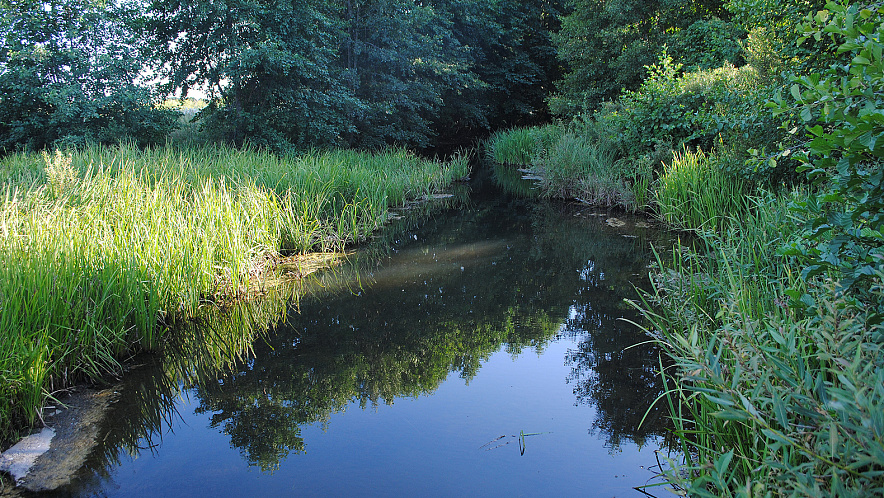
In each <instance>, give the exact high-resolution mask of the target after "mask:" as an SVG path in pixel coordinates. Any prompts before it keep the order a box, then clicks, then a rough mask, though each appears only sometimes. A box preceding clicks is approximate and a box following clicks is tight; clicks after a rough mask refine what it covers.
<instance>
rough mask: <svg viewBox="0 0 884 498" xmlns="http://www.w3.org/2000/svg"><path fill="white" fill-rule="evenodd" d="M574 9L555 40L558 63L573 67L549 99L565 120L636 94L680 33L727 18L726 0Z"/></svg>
mask: <svg viewBox="0 0 884 498" xmlns="http://www.w3.org/2000/svg"><path fill="white" fill-rule="evenodd" d="M572 5H573V10H572V11H571V13H570V14H568V15H567V16H565V17H563V18H562V29H561V31H559V32H558V33H557V34H556V35H555V36H554V41H555V43H556V46H557V47H558V51H559V57H560V58H561V59H562V61H563V62H565V63H566V64H568V65H569V67H570V70H569V71H568V72H566V74H565V75H564V77H563V78H562V80H561V81H560V82H559V84H558V93H557V94H556V95H554V96H553V97H552V98H551V99H550V107H551V108H552V110H553V112H554V113H556V114H560V115H573V114H576V113H579V112H582V111H586V110H595V109H597V108H598V107H599V106H600V105H601V103H602V102H604V101H608V100H612V99H613V98H614V97H616V96H617V95H618V94H619V92H620V91H621V90H622V89H627V90H635V89H637V88H638V86H639V85H640V84H641V82H642V81H643V80H644V77H645V74H646V69H645V67H646V66H650V65H651V64H653V63H654V62H655V61H656V60H657V58H658V56H659V54H660V50H661V49H662V48H663V47H665V46H666V45H667V44H669V43H673V42H675V41H677V40H678V38H677V34H678V33H679V32H680V31H682V30H685V29H687V28H689V27H690V26H691V25H692V24H694V23H695V22H696V21H700V20H703V19H709V18H712V17H726V15H727V11H726V10H724V4H723V2H722V1H721V0H702V1H697V2H695V1H688V0H654V1H650V2H647V1H637V0H572Z"/></svg>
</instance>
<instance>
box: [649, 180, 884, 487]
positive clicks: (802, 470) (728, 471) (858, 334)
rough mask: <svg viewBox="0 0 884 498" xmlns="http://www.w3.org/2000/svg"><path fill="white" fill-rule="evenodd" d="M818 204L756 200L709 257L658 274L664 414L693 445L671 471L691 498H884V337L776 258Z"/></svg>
mask: <svg viewBox="0 0 884 498" xmlns="http://www.w3.org/2000/svg"><path fill="white" fill-rule="evenodd" d="M806 195H807V193H806V192H796V193H793V194H792V195H791V197H790V196H779V197H776V196H773V195H769V196H764V197H760V198H753V199H752V200H751V201H750V202H751V203H752V206H751V209H750V210H747V211H746V212H745V213H743V214H742V215H741V216H742V218H741V219H740V220H739V223H730V224H728V225H727V227H726V228H725V229H724V230H722V231H721V232H720V233H715V232H712V231H705V232H703V240H704V241H705V243H706V244H705V250H702V251H701V250H696V251H691V250H687V249H683V250H680V251H676V252H675V253H674V255H673V257H672V260H671V261H663V260H659V261H658V263H657V267H656V270H655V272H654V274H655V278H654V283H655V286H654V291H653V292H652V293H649V294H646V295H645V297H644V302H643V303H642V304H641V305H640V307H641V308H642V309H643V310H644V312H645V314H646V316H647V317H648V319H649V323H650V325H649V327H648V329H649V332H650V333H651V334H652V335H654V336H655V337H656V338H657V341H658V342H659V344H660V345H661V346H662V347H664V348H665V350H666V351H667V352H668V353H669V356H671V357H672V358H673V359H674V360H675V365H674V366H673V367H672V368H671V369H668V370H666V371H664V372H663V374H664V378H665V380H666V383H667V393H666V396H665V397H664V398H663V399H661V400H659V402H662V403H668V404H669V408H670V411H671V413H672V416H673V420H674V422H675V424H676V428H677V430H676V432H677V435H678V436H679V439H680V441H681V444H682V448H681V455H682V457H681V459H673V461H672V462H671V464H672V466H671V469H670V470H669V471H668V472H667V473H666V477H667V479H668V480H669V483H670V484H671V485H674V486H675V487H676V489H677V490H678V491H679V492H680V493H681V494H687V495H689V496H710V497H711V496H747V497H749V496H752V497H755V496H881V495H882V493H884V368H882V367H884V328H882V326H881V324H880V323H875V321H874V320H869V318H870V315H869V314H868V312H867V309H866V308H865V307H863V306H862V305H858V303H857V302H856V301H855V300H852V299H849V298H848V296H846V295H845V294H843V293H842V292H841V290H840V289H838V288H836V287H835V286H834V285H833V284H828V283H826V281H825V280H814V281H811V282H805V281H802V280H801V279H800V278H799V273H800V272H799V271H797V270H796V269H795V268H794V264H792V263H791V261H790V260H789V259H787V258H786V257H783V256H780V255H779V254H778V249H779V248H780V247H782V246H783V245H784V244H785V243H786V242H787V241H788V240H790V239H791V238H792V237H794V235H795V234H796V233H797V232H798V231H799V229H800V226H799V225H798V224H796V220H795V219H794V218H793V217H792V215H791V213H790V212H789V210H788V207H787V206H788V203H789V201H792V200H794V199H800V198H802V197H805V196H806ZM882 277H884V273H881V272H879V273H878V274H877V275H876V277H875V285H874V287H873V292H874V295H875V299H876V300H877V301H878V302H881V300H882V298H884V286H882ZM798 296H801V300H800V301H796V299H795V298H796V297H798ZM808 310H810V311H809V312H808Z"/></svg>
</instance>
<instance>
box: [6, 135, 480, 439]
mask: <svg viewBox="0 0 884 498" xmlns="http://www.w3.org/2000/svg"><path fill="white" fill-rule="evenodd" d="M468 168H469V167H468V162H467V159H466V157H455V158H454V159H452V160H451V161H449V162H441V161H429V160H424V159H421V158H418V157H416V156H414V155H413V154H411V153H409V152H406V151H404V150H390V151H386V152H382V153H377V154H369V153H360V152H354V151H328V152H309V153H305V154H302V155H299V156H297V157H279V156H275V155H273V154H270V153H266V152H260V151H255V150H232V149H228V148H219V147H206V148H190V149H176V148H173V147H165V148H155V149H146V150H140V149H137V148H134V147H128V146H119V147H112V148H101V147H95V148H89V149H85V150H82V151H71V152H62V151H57V152H55V153H54V154H45V153H44V154H42V156H41V155H39V154H16V155H10V156H7V157H5V158H3V159H2V161H0V195H2V199H0V332H2V333H0V351H2V354H0V433H2V434H8V432H9V431H10V430H11V429H12V428H14V427H16V426H20V425H21V424H23V423H25V422H27V423H33V422H34V420H35V419H36V417H38V416H39V411H40V408H41V406H42V404H43V402H44V400H45V399H46V397H47V396H48V395H50V394H51V393H52V392H53V391H54V390H57V389H60V388H63V387H65V386H67V385H70V384H71V383H72V382H75V381H78V380H81V379H83V378H96V377H99V376H102V375H104V374H106V373H108V372H117V371H119V368H120V366H119V363H118V361H119V359H120V358H121V357H122V356H123V355H125V354H128V353H129V352H131V351H134V350H139V349H150V348H154V347H157V345H158V344H160V342H161V341H162V340H163V338H164V336H165V335H166V333H167V332H168V331H169V330H170V329H172V328H173V327H175V326H177V325H178V324H182V323H185V322H187V321H189V320H191V319H193V318H195V317H198V316H200V314H201V313H202V312H203V310H204V309H205V307H206V306H217V305H219V304H223V303H224V302H229V301H230V300H231V299H236V298H238V297H240V296H245V295H247V294H248V293H249V292H250V291H251V290H252V289H253V287H254V284H255V282H256V281H258V280H259V279H260V277H261V276H262V275H263V274H265V273H266V272H267V271H268V269H272V267H273V266H274V262H275V261H278V260H279V259H280V257H281V256H285V255H287V254H295V253H307V252H312V251H340V250H341V249H343V248H344V247H345V246H346V245H348V244H353V243H356V242H359V241H361V240H363V239H365V238H366V237H367V236H369V235H370V234H371V233H372V232H374V231H375V230H377V229H378V228H379V227H380V226H381V225H382V224H384V223H385V222H386V221H387V218H388V216H389V215H388V209H389V208H391V207H396V206H400V205H402V204H404V203H405V202H407V201H410V200H417V199H420V198H425V197H426V196H429V195H431V194H434V193H438V192H440V191H441V190H442V189H444V188H445V187H446V186H448V185H449V184H450V183H451V182H452V181H454V180H456V179H459V178H463V177H465V176H466V175H467V174H468V173H469V171H468Z"/></svg>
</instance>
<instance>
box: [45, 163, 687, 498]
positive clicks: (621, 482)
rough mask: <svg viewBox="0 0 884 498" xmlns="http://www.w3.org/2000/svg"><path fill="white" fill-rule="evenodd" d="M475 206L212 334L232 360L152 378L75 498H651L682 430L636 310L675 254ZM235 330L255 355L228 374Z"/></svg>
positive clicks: (488, 189)
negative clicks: (668, 441) (664, 398)
mask: <svg viewBox="0 0 884 498" xmlns="http://www.w3.org/2000/svg"><path fill="white" fill-rule="evenodd" d="M470 188H471V190H472V192H471V194H470V196H469V198H468V199H467V200H465V201H464V202H462V203H461V205H458V206H456V207H449V208H443V209H439V210H437V211H434V212H432V213H429V214H423V215H409V213H407V212H403V213H401V214H402V215H403V218H402V219H401V220H399V221H398V222H396V223H395V224H394V225H392V226H390V227H388V229H387V230H386V231H385V232H384V233H383V234H382V235H381V236H379V238H378V239H376V240H374V241H371V242H370V243H368V244H366V245H365V246H364V247H362V248H360V249H359V250H358V251H357V253H356V254H355V255H353V256H351V257H350V259H349V261H348V262H346V263H345V264H343V265H341V266H340V267H338V268H336V269H334V270H329V271H326V272H324V273H323V274H322V275H319V276H316V277H315V278H314V279H313V280H312V282H309V283H308V284H307V285H308V287H309V288H308V289H306V295H304V296H303V297H301V298H300V299H298V300H297V301H296V302H295V301H292V302H290V303H289V304H288V306H287V307H286V306H285V305H286V301H285V299H282V300H281V301H279V302H278V303H277V304H273V303H264V304H262V305H260V306H254V307H246V308H244V309H240V310H238V311H237V310H235V311H236V312H235V313H233V317H232V318H228V319H227V320H228V322H223V321H222V322H219V323H227V324H226V325H223V324H222V325H218V324H217V323H215V322H211V321H210V322H207V323H206V324H202V327H201V330H202V332H201V334H204V336H200V337H203V339H201V340H204V339H205V337H211V338H213V339H212V340H213V341H215V342H217V343H218V345H219V346H218V349H219V350H220V351H221V352H220V353H219V352H218V350H215V352H211V351H212V350H211V348H189V349H188V348H182V349H183V350H184V351H185V356H184V357H181V358H177V359H176V358H170V357H168V356H167V357H162V358H148V359H145V360H143V361H139V362H137V365H136V367H135V368H133V370H132V371H131V373H130V374H129V375H128V376H127V378H126V381H125V382H124V383H123V384H122V385H121V386H120V387H119V388H118V393H117V398H116V402H115V403H114V404H113V405H112V408H111V411H110V413H109V414H108V416H107V417H106V419H105V422H104V423H103V425H102V427H101V428H100V430H99V431H98V432H99V434H100V435H101V436H100V438H99V439H100V441H99V445H98V446H97V447H95V449H93V450H92V451H91V453H90V455H89V458H88V459H87V463H86V465H85V466H84V467H83V468H82V469H81V470H80V472H79V473H78V475H77V477H76V479H75V481H74V483H73V484H72V485H70V486H68V487H66V488H63V489H62V490H60V492H59V494H62V495H73V496H89V495H102V496H284V495H309V496H328V495H332V496H363V495H366V496H478V495H482V496H487V495H491V496H503V495H506V496H608V497H610V496H636V497H638V496H642V494H641V493H640V492H639V491H636V490H635V489H634V488H635V487H637V486H643V485H646V484H650V483H654V482H659V481H658V480H655V478H654V476H655V469H654V466H655V465H657V457H656V455H655V451H656V450H658V449H659V448H660V447H661V445H662V444H663V439H662V438H663V435H664V434H665V433H666V427H665V425H664V424H665V420H664V416H663V410H664V407H663V406H662V405H661V406H659V407H657V408H655V409H653V410H652V411H651V412H650V413H649V414H648V416H647V417H645V420H644V422H643V423H642V424H641V425H640V422H641V421H642V418H643V416H644V415H645V413H646V411H647V410H648V407H649V406H650V404H651V402H652V401H653V400H654V399H655V398H656V397H657V396H658V395H659V394H660V393H661V392H662V383H661V380H660V378H659V375H658V374H657V373H656V369H657V368H658V362H659V359H658V351H657V349H656V348H655V347H654V346H653V345H652V344H649V343H646V341H647V337H646V336H644V335H643V334H642V333H641V332H640V331H639V330H638V329H637V328H636V327H635V326H634V325H632V324H631V323H629V321H639V320H640V318H639V316H638V315H637V313H636V312H634V311H633V310H632V309H631V308H630V306H628V305H627V303H625V302H624V298H634V297H635V296H636V292H635V287H646V281H647V273H648V268H647V266H648V264H649V262H650V261H651V258H652V253H651V245H652V244H657V245H658V246H660V247H667V246H671V245H672V242H671V241H670V240H668V239H667V236H666V235H665V234H664V233H662V232H660V231H658V230H656V229H655V228H653V227H650V226H648V225H647V223H646V220H643V219H641V218H631V217H629V216H626V215H623V214H620V213H607V212H605V211H599V210H594V209H590V208H587V207H585V206H580V205H577V204H573V203H564V202H545V201H537V200H524V199H520V198H516V197H512V196H508V195H505V194H503V193H501V192H500V191H498V190H497V189H495V188H494V187H493V186H492V185H491V184H490V181H489V180H488V179H487V178H486V179H485V180H477V181H474V182H473V184H472V185H471V186H470ZM415 216H417V217H418V218H419V219H415ZM613 217H616V218H617V220H613V221H612V220H611V218H613ZM280 299H281V298H280ZM279 303H281V304H279ZM231 323H232V324H231ZM230 329H236V330H241V329H242V330H245V329H248V330H249V332H250V333H251V334H257V335H256V337H257V339H256V340H255V341H254V343H253V344H252V346H251V350H250V351H247V352H245V353H241V354H237V353H229V352H230V351H235V350H236V349H237V348H236V345H235V344H234V343H235V342H236V339H234V338H231V337H236V336H237V335H236V333H234V334H233V335H232V336H231V335H230V332H229V330H230ZM205 334H207V335H205ZM246 336H247V337H252V335H246ZM636 344H639V345H638V346H635V345H636ZM206 349H208V351H209V352H205V351H204V350H206ZM199 351H203V352H199ZM225 351H226V352H227V353H228V354H229V355H232V357H233V358H234V359H233V360H232V361H226V362H225V361H224V359H223V357H224V354H225ZM170 355H172V354H171V353H170ZM200 355H207V356H208V358H202V357H200ZM172 356H174V355H172ZM219 358H221V359H219ZM228 359H229V358H228ZM657 489H661V488H653V489H649V490H648V491H649V492H651V493H653V494H657V495H662V494H663V493H661V492H657V491H656V490H657Z"/></svg>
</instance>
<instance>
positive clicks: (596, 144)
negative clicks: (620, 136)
mask: <svg viewBox="0 0 884 498" xmlns="http://www.w3.org/2000/svg"><path fill="white" fill-rule="evenodd" d="M486 151H487V152H486V155H487V157H488V159H490V160H491V161H493V162H494V163H496V164H500V165H518V166H522V167H524V168H529V169H530V170H531V172H532V173H533V174H535V175H536V176H538V177H540V178H542V180H541V181H540V182H539V185H538V193H539V194H540V195H542V196H544V197H556V198H577V199H580V200H582V201H584V202H587V203H590V204H594V205H602V206H618V207H621V208H624V209H628V210H631V211H637V210H642V209H645V208H647V206H648V202H649V192H650V191H649V186H650V183H651V176H652V175H651V172H650V171H647V172H643V171H639V170H638V169H636V168H635V167H633V165H630V164H626V163H625V162H623V161H618V160H617V155H616V154H615V151H614V149H613V148H612V147H611V142H610V141H609V140H605V139H603V137H600V136H599V134H598V133H597V130H594V129H593V127H592V125H591V124H582V125H573V126H564V125H559V124H553V125H546V126H539V127H533V128H517V129H513V130H506V131H500V132H497V133H495V134H493V135H492V136H491V137H490V138H489V140H488V142H487V143H486ZM500 176H501V177H505V176H506V175H503V174H502V175H500Z"/></svg>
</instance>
